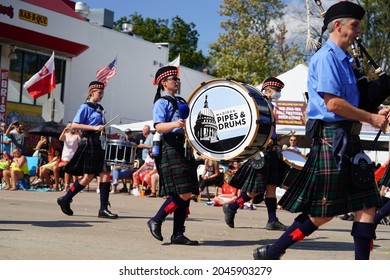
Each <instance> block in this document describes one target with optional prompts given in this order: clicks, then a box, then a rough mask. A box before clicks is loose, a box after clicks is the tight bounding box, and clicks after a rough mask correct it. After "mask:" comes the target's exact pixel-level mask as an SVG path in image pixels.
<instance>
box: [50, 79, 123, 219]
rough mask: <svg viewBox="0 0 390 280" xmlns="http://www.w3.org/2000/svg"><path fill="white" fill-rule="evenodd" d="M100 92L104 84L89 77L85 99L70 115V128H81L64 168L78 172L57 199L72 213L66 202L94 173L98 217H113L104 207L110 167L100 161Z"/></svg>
mask: <svg viewBox="0 0 390 280" xmlns="http://www.w3.org/2000/svg"><path fill="white" fill-rule="evenodd" d="M103 96H104V84H103V83H101V82H98V81H93V82H91V83H90V84H89V88H88V96H87V101H86V102H85V103H83V104H81V106H80V108H79V110H78V111H77V113H76V116H75V117H74V119H73V122H72V125H71V128H74V129H78V130H80V131H82V139H81V140H80V143H79V146H78V148H77V150H76V153H75V154H74V156H73V157H72V159H71V160H70V161H69V163H68V164H67V165H66V166H65V172H67V173H69V174H72V175H74V176H82V178H81V179H79V180H78V181H75V182H74V183H73V184H72V185H71V186H70V188H69V190H68V191H67V193H66V194H65V195H64V196H62V197H60V198H58V199H57V203H58V205H59V206H60V207H61V210H62V212H64V213H65V214H66V215H69V216H72V215H73V211H72V209H71V208H70V203H71V202H72V199H73V197H74V196H75V195H76V194H77V193H79V192H80V191H82V190H83V189H84V188H85V187H86V186H87V185H88V184H89V183H90V182H91V181H92V180H93V179H94V177H95V176H100V183H99V192H100V209H99V211H98V217H99V218H108V219H116V218H118V215H117V214H113V213H111V212H110V210H108V205H109V201H108V198H109V195H110V188H111V183H110V170H109V169H110V168H109V166H108V165H107V164H106V163H105V161H104V149H103V147H102V143H105V141H104V139H103V138H104V137H105V136H104V135H103V132H104V128H105V126H104V123H105V119H104V108H103V107H102V106H101V105H100V104H99V102H100V101H101V100H102V99H103Z"/></svg>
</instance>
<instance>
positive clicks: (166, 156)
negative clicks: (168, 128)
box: [156, 139, 199, 196]
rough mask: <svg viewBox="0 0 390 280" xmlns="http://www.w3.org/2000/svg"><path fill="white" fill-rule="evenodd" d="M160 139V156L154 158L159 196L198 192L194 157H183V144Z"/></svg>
mask: <svg viewBox="0 0 390 280" xmlns="http://www.w3.org/2000/svg"><path fill="white" fill-rule="evenodd" d="M161 141H162V144H161V149H162V152H161V158H159V159H156V163H157V169H158V174H159V176H160V189H159V196H170V195H177V194H184V193H193V194H199V189H198V178H197V174H196V164H195V159H194V158H191V159H190V160H188V159H187V158H185V157H184V146H182V145H176V144H175V143H172V142H171V141H169V142H167V141H166V140H163V139H161Z"/></svg>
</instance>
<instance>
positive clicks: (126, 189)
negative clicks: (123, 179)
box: [119, 187, 129, 193]
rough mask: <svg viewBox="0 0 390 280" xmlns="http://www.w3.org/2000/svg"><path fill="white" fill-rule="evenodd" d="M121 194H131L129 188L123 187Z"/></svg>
mask: <svg viewBox="0 0 390 280" xmlns="http://www.w3.org/2000/svg"><path fill="white" fill-rule="evenodd" d="M119 192H120V193H127V192H129V189H128V188H127V187H123V188H121V189H120V191H119Z"/></svg>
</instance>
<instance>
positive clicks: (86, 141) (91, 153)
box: [65, 137, 105, 176]
mask: <svg viewBox="0 0 390 280" xmlns="http://www.w3.org/2000/svg"><path fill="white" fill-rule="evenodd" d="M104 165H105V164H104V150H103V149H102V146H101V142H100V140H99V138H98V137H85V138H83V139H82V140H81V141H80V143H79V145H78V147H77V150H76V152H75V154H74V155H73V157H72V158H71V160H70V161H69V162H68V164H67V165H65V172H66V173H69V174H71V175H74V176H82V175H84V174H94V175H95V176H97V175H99V174H100V173H101V172H102V171H103V168H104Z"/></svg>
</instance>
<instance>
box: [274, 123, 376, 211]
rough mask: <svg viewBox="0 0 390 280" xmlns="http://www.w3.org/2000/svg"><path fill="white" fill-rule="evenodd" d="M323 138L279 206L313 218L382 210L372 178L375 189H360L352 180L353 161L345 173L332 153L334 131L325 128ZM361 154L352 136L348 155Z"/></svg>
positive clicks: (357, 139)
mask: <svg viewBox="0 0 390 280" xmlns="http://www.w3.org/2000/svg"><path fill="white" fill-rule="evenodd" d="M321 134H322V137H321V138H322V139H320V140H319V141H315V143H314V144H313V145H312V147H311V150H310V153H309V156H308V159H307V161H306V163H305V165H304V167H303V168H302V170H301V171H300V172H299V174H298V175H297V177H296V178H295V179H294V180H293V182H292V183H291V185H290V187H289V188H288V189H287V191H286V193H285V194H284V195H283V197H282V198H281V199H280V201H279V205H280V206H282V208H284V209H285V210H288V211H290V212H292V213H296V212H303V213H307V214H310V215H311V216H313V217H334V216H336V215H341V214H345V213H349V212H353V211H357V210H362V209H365V208H371V207H379V206H380V205H381V204H380V198H379V194H378V190H377V188H376V186H375V185H376V184H375V179H374V177H372V181H373V184H371V185H372V187H370V188H368V189H358V188H356V187H355V186H354V185H353V183H352V181H351V177H352V174H351V171H350V169H351V168H350V161H349V160H348V161H347V163H346V168H344V169H343V170H342V171H339V170H338V169H337V166H336V163H335V159H334V156H333V154H332V144H333V140H332V137H333V129H332V128H322V131H321ZM360 151H361V143H360V138H359V136H349V137H348V145H347V152H346V155H347V156H349V157H351V156H353V155H355V154H356V153H357V152H360Z"/></svg>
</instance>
